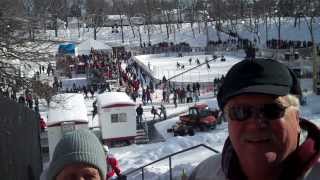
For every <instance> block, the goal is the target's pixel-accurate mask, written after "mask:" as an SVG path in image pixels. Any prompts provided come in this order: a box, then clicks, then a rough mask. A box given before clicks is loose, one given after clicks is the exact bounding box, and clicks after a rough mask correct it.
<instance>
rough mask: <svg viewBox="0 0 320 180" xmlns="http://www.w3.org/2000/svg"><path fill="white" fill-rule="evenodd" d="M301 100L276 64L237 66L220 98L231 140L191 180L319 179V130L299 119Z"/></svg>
mask: <svg viewBox="0 0 320 180" xmlns="http://www.w3.org/2000/svg"><path fill="white" fill-rule="evenodd" d="M300 95H301V88H300V83H299V80H298V79H297V78H296V76H295V74H294V72H292V71H291V70H290V69H289V68H288V67H286V66H285V65H283V64H281V63H279V62H278V61H275V60H270V59H254V60H251V59H250V60H243V61H241V62H239V63H237V64H235V65H234V66H233V67H232V68H231V69H230V70H229V72H228V73H227V75H226V77H225V78H224V82H223V84H222V86H221V87H220V89H219V92H218V96H217V100H218V105H219V107H220V109H221V110H222V111H223V113H224V117H225V118H226V119H227V121H228V130H229V137H228V138H227V139H226V141H225V144H224V147H223V150H222V154H219V155H215V156H212V157H210V158H208V159H206V160H205V161H203V162H202V163H200V165H198V166H197V167H196V168H195V169H194V170H193V172H192V173H191V175H190V177H189V180H209V179H210V180H260V179H263V180H278V179H279V180H280V179H283V180H284V179H290V180H298V179H308V180H316V179H319V177H320V130H319V127H317V126H316V125H315V124H313V123H311V122H310V121H307V120H305V119H302V118H300V114H299V109H300V104H299V98H298V97H299V96H300Z"/></svg>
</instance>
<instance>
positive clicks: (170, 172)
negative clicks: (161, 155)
mask: <svg viewBox="0 0 320 180" xmlns="http://www.w3.org/2000/svg"><path fill="white" fill-rule="evenodd" d="M169 168H170V169H169V175H170V180H172V165H171V156H169Z"/></svg>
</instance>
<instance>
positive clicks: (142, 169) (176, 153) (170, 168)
mask: <svg viewBox="0 0 320 180" xmlns="http://www.w3.org/2000/svg"><path fill="white" fill-rule="evenodd" d="M199 147H204V148H207V149H209V150H211V151H212V152H215V153H220V152H219V151H218V150H216V149H213V148H211V147H209V146H207V145H205V144H199V145H196V146H193V147H190V148H187V149H184V150H181V151H178V152H175V153H172V154H170V155H167V156H165V157H162V158H160V159H158V160H156V161H153V162H151V163H149V164H146V165H144V166H141V167H139V168H137V169H134V170H131V171H129V172H126V173H124V175H126V176H128V175H130V174H132V173H134V172H137V171H139V170H141V172H142V174H141V179H142V180H144V169H145V168H146V167H147V166H150V165H152V164H155V163H157V162H159V161H162V160H165V159H169V177H170V180H172V179H173V176H172V157H173V156H175V155H178V154H181V153H184V152H187V151H190V150H193V149H196V148H199Z"/></svg>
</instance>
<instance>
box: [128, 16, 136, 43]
mask: <svg viewBox="0 0 320 180" xmlns="http://www.w3.org/2000/svg"><path fill="white" fill-rule="evenodd" d="M128 22H129V25H130V28H131V32H132V34H133V38H136V33H135V32H134V29H133V25H132V22H131V18H129V17H128Z"/></svg>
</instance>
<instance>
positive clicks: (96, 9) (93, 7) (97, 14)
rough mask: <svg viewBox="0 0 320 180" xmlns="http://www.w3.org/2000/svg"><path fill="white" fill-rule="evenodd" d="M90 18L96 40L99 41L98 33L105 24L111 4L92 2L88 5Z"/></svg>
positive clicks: (91, 0) (97, 0)
mask: <svg viewBox="0 0 320 180" xmlns="http://www.w3.org/2000/svg"><path fill="white" fill-rule="evenodd" d="M86 8H87V13H88V18H89V19H91V24H90V26H91V27H93V37H94V40H96V39H97V33H98V32H99V30H100V28H101V27H102V26H103V24H104V16H105V14H106V12H108V10H109V9H108V8H109V4H108V3H107V2H105V1H101V0H90V1H87V4H86Z"/></svg>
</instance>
